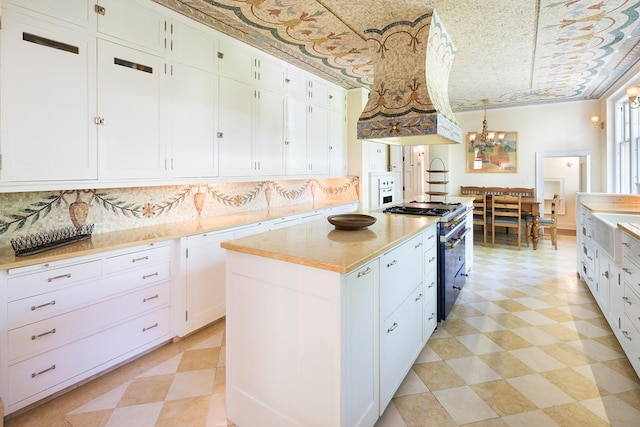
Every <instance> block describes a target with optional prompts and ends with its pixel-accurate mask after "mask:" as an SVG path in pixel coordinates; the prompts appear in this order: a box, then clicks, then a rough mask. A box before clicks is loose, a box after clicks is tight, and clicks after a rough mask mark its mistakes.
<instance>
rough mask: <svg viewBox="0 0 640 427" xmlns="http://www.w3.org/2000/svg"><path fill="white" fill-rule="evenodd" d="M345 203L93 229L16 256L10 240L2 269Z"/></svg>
mask: <svg viewBox="0 0 640 427" xmlns="http://www.w3.org/2000/svg"><path fill="white" fill-rule="evenodd" d="M347 203H351V202H347ZM344 204H346V203H332V204H323V205H322V206H318V205H317V204H316V205H314V206H305V205H294V206H290V207H281V208H273V209H271V210H256V211H248V212H242V213H236V214H232V215H220V216H215V217H209V218H199V219H194V220H190V221H183V222H177V223H169V224H163V225H154V226H148V227H138V228H133V229H128V230H121V231H112V232H106V233H93V235H92V236H91V239H90V240H83V241H79V242H75V243H72V244H69V245H66V246H61V247H59V248H55V249H51V250H48V251H45V252H42V253H39V254H34V255H28V256H20V257H16V256H15V254H14V252H13V248H12V247H11V245H10V244H9V245H8V246H6V245H5V246H1V247H0V270H9V269H12V268H18V267H26V266H29V265H35V264H41V263H47V262H54V261H60V260H65V259H68V258H73V257H79V256H86V255H94V254H98V253H102V252H106V251H111V250H117V249H125V248H128V247H132V246H138V245H143V244H148V243H157V242H163V241H166V240H171V239H178V238H182V237H186V236H191V235H196V234H201V233H209V232H214V231H224V230H225V229H226V228H230V227H238V226H243V225H251V224H254V223H259V222H263V221H268V220H273V219H276V218H280V217H284V216H289V215H294V214H303V213H305V212H313V211H316V210H322V209H327V208H331V207H336V206H341V205H344Z"/></svg>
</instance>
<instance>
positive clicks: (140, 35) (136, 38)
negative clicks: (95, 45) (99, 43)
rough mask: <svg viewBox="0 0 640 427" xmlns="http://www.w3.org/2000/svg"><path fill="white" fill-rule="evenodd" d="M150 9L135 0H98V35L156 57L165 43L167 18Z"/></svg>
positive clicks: (158, 11)
mask: <svg viewBox="0 0 640 427" xmlns="http://www.w3.org/2000/svg"><path fill="white" fill-rule="evenodd" d="M153 6H154V4H153V3H150V2H142V1H138V0H128V1H123V0H98V2H97V5H96V6H95V12H96V13H97V15H98V32H100V33H102V34H106V35H109V36H113V37H116V38H118V39H120V40H121V41H123V42H127V43H132V44H136V45H138V46H141V47H143V48H144V49H148V50H150V51H155V52H158V53H160V52H162V51H164V49H165V46H166V43H168V39H167V37H166V30H167V26H168V25H169V24H168V23H167V19H166V18H167V15H166V14H164V13H162V12H161V11H160V9H159V8H158V7H157V6H156V7H153Z"/></svg>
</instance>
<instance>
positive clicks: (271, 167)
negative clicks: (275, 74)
mask: <svg viewBox="0 0 640 427" xmlns="http://www.w3.org/2000/svg"><path fill="white" fill-rule="evenodd" d="M254 102H255V103H256V108H255V109H254V114H253V118H252V123H253V126H254V128H253V140H252V142H253V149H254V152H255V160H256V166H255V168H256V171H257V173H258V174H259V175H284V95H282V94H281V93H277V92H271V91H268V90H256V91H254Z"/></svg>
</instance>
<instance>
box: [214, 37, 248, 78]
mask: <svg viewBox="0 0 640 427" xmlns="http://www.w3.org/2000/svg"><path fill="white" fill-rule="evenodd" d="M217 57H218V71H219V73H220V75H221V76H225V77H228V78H230V79H233V80H239V81H241V82H245V83H253V82H254V78H253V59H254V55H253V52H252V49H251V48H250V47H249V46H247V45H243V44H242V43H239V42H237V41H234V40H230V39H229V38H227V37H221V38H220V47H219V49H218V53H217Z"/></svg>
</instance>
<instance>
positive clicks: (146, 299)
mask: <svg viewBox="0 0 640 427" xmlns="http://www.w3.org/2000/svg"><path fill="white" fill-rule="evenodd" d="M156 298H158V294H155V295H154V296H152V297H149V298H144V299H143V300H142V302H147V301H151V300H152V299H156Z"/></svg>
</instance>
